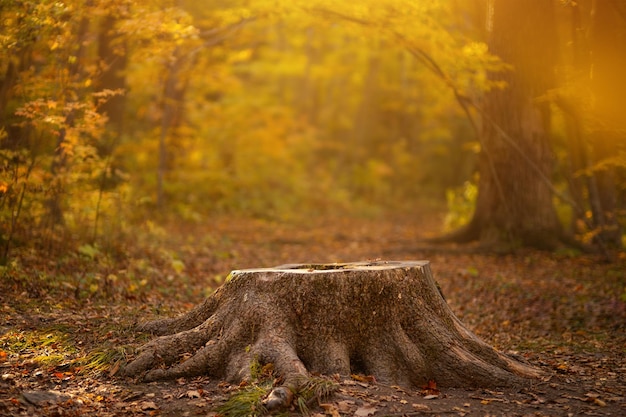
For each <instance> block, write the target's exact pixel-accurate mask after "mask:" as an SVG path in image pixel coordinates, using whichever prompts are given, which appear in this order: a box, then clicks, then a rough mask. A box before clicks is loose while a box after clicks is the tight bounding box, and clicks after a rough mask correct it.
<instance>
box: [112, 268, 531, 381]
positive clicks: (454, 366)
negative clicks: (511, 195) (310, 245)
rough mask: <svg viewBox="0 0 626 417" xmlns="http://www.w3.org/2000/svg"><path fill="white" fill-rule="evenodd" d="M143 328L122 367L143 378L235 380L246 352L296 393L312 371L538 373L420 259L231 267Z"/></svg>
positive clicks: (246, 367)
mask: <svg viewBox="0 0 626 417" xmlns="http://www.w3.org/2000/svg"><path fill="white" fill-rule="evenodd" d="M140 329H141V330H143V331H148V332H152V333H155V334H158V335H162V336H161V337H159V338H157V339H155V340H153V341H151V342H149V343H148V344H146V345H145V346H144V347H143V348H142V349H141V353H140V354H139V356H138V357H136V358H135V359H134V360H133V361H132V362H130V363H129V364H128V365H127V366H126V367H125V370H124V373H125V374H126V375H128V376H137V377H139V378H141V379H143V380H144V381H154V380H159V379H171V378H178V377H187V376H195V375H210V376H212V377H215V378H225V379H227V380H230V381H240V380H245V379H247V378H249V376H250V364H251V363H252V361H254V360H256V361H259V362H260V363H261V364H266V363H272V364H273V365H274V369H275V370H276V371H277V372H278V373H279V374H280V375H281V376H282V378H283V381H284V382H283V385H282V386H283V388H284V387H287V388H289V389H290V390H292V391H294V390H295V389H297V387H299V386H300V385H301V384H302V383H303V382H304V381H306V379H307V378H308V376H309V375H310V374H311V373H321V374H326V375H333V374H339V375H350V374H354V373H363V374H366V375H373V376H374V377H375V378H376V380H377V381H380V382H383V383H386V384H398V385H403V386H408V387H412V386H418V387H420V386H423V385H424V384H426V383H427V382H428V381H430V380H434V381H435V382H436V383H437V385H438V386H442V387H446V386H447V387H452V386H456V387H466V386H471V387H494V386H514V385H522V384H523V383H524V382H525V381H526V380H527V379H528V378H534V377H538V376H540V375H541V372H540V371H539V370H537V369H536V368H534V367H532V366H530V365H526V364H523V363H521V362H518V361H517V360H515V359H513V358H511V357H508V356H506V355H504V354H502V353H500V352H498V351H496V350H495V349H493V348H492V347H491V346H489V345H488V344H486V343H485V342H483V341H482V340H480V339H479V338H478V337H477V336H475V335H474V334H473V333H472V332H471V331H470V330H468V329H467V328H466V327H465V326H464V325H463V324H462V323H461V322H460V321H459V319H458V318H457V317H456V316H455V315H454V314H453V313H452V311H451V310H450V308H449V307H448V305H447V303H446V301H445V300H444V298H443V297H442V295H441V293H440V291H439V289H438V287H437V284H436V282H435V280H434V279H433V276H432V273H431V270H430V266H429V263H428V262H427V261H406V262H384V261H383V262H371V263H370V262H358V263H349V264H316V265H283V266H279V267H275V268H262V269H246V270H239V271H233V272H232V273H231V274H230V276H229V279H228V281H227V282H226V283H225V284H224V285H223V286H222V287H220V288H219V289H218V290H217V291H216V292H215V293H214V294H213V295H212V296H210V297H209V298H207V299H206V300H205V301H204V303H202V304H201V305H198V306H197V307H196V308H194V309H193V310H191V311H190V312H189V313H187V314H185V315H183V316H181V317H178V318H172V319H163V320H156V321H152V322H148V323H146V324H143V325H142V326H140ZM190 354H191V356H190ZM189 356H190V357H189ZM183 357H188V359H187V360H184V361H181V358H183Z"/></svg>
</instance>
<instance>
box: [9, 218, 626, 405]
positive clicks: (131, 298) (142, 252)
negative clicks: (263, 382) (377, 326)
mask: <svg viewBox="0 0 626 417" xmlns="http://www.w3.org/2000/svg"><path fill="white" fill-rule="evenodd" d="M429 227H430V229H429ZM436 227H437V226H436V225H434V224H432V222H431V224H428V223H426V224H425V223H424V217H420V216H414V217H408V218H394V219H383V218H379V219H359V218H350V219H345V218H339V219H337V218H319V219H312V221H311V223H310V224H308V225H306V226H303V225H301V224H290V223H285V222H273V221H269V220H258V219H256V220H254V219H241V218H237V219H233V218H221V219H216V220H215V222H214V223H212V224H210V225H197V224H194V225H180V224H175V225H166V226H164V230H166V233H165V234H163V238H162V240H158V241H155V242H153V243H152V245H153V246H152V247H145V248H137V247H134V248H132V251H131V252H132V253H131V254H129V257H128V258H126V259H121V260H118V261H116V262H117V263H115V262H112V261H110V260H109V261H107V262H101V263H98V262H95V261H94V260H89V262H87V261H83V262H84V263H82V264H77V263H76V261H75V260H73V261H72V262H66V263H65V264H64V265H65V267H66V268H68V270H64V269H63V268H64V267H63V266H60V267H59V266H58V265H56V266H51V264H50V263H48V262H47V261H45V260H43V259H39V258H37V257H33V256H32V254H28V253H27V254H24V259H23V260H22V261H21V264H22V265H27V264H28V265H29V266H28V267H25V266H22V267H21V269H20V270H16V271H12V272H11V271H9V272H8V273H7V272H5V275H4V279H3V280H0V294H2V295H0V297H1V298H0V312H2V315H1V316H0V317H1V319H0V320H1V321H0V415H7V416H13V415H15V416H17V415H32V416H61V415H98V416H124V415H157V416H196V415H204V416H217V415H218V413H217V411H216V410H217V409H218V408H219V406H220V405H222V404H224V403H225V402H226V401H227V400H228V399H229V398H231V396H232V395H233V393H235V392H237V391H238V390H242V389H244V388H245V387H244V386H233V385H230V384H227V383H224V382H222V381H215V380H211V379H209V378H206V377H204V378H193V379H181V380H177V381H166V382H159V383H151V384H141V383H136V382H135V381H132V380H128V379H124V378H121V377H118V376H117V371H118V370H119V367H120V366H121V365H122V364H123V362H124V361H125V360H127V358H129V357H132V355H133V354H134V350H135V349H136V348H137V347H139V346H140V345H141V344H142V343H144V342H145V340H146V339H145V336H143V335H141V334H137V333H136V332H134V331H133V330H132V328H133V326H134V325H135V324H136V323H137V321H139V320H141V321H143V320H148V319H151V318H154V317H157V316H164V315H173V314H177V313H179V312H182V311H186V310H188V309H189V308H191V307H192V306H194V305H195V304H196V303H198V302H200V301H202V299H203V298H204V297H206V295H208V294H209V293H210V292H211V291H212V290H213V289H214V288H215V287H217V286H218V285H219V284H220V283H221V281H222V280H223V279H224V278H225V277H226V276H227V275H228V273H229V272H230V270H233V269H240V268H248V267H259V266H273V265H278V264H284V263H312V262H315V263H318V262H319V263H324V262H346V261H354V260H366V259H381V258H382V259H390V260H403V259H428V260H430V262H431V265H432V270H433V272H434V275H435V278H436V279H437V280H438V281H439V284H440V286H441V289H442V292H443V294H444V295H445V297H446V300H447V301H448V303H449V304H450V306H451V308H452V309H453V311H454V312H455V314H456V315H457V316H458V317H459V318H460V319H461V320H462V321H463V322H464V323H465V324H466V325H468V326H469V327H470V328H471V329H472V330H473V331H474V332H475V333H476V334H477V335H479V336H480V337H482V338H483V339H485V340H486V341H487V342H488V343H490V344H492V345H493V346H495V347H496V348H497V349H499V350H502V351H504V352H507V353H509V354H511V355H514V356H515V357H517V358H518V359H520V360H523V361H528V362H530V363H532V364H534V365H536V366H539V367H541V368H542V369H543V370H544V371H546V373H547V375H548V376H547V377H546V378H545V379H544V380H539V381H536V382H535V383H534V384H533V385H532V386H531V387H528V388H525V389H521V390H502V391H490V390H481V389H461V388H454V389H448V388H439V387H438V386H437V383H436V381H429V382H428V384H426V385H425V386H422V387H419V388H413V389H409V388H407V387H398V386H386V385H384V384H380V383H379V382H378V381H376V379H375V378H374V376H368V375H354V376H347V377H343V378H339V379H338V380H337V382H336V384H337V386H338V387H337V390H336V391H335V392H334V393H333V394H331V395H329V396H328V397H326V398H324V399H318V400H317V401H314V402H313V403H310V404H309V403H307V404H308V406H309V408H310V415H312V416H357V417H358V416H364V417H367V416H412V415H459V416H465V415H551V416H570V415H607V416H608V415H624V414H626V396H625V395H624V393H625V392H626V366H625V365H624V364H625V363H626V334H625V333H626V324H625V323H626V296H625V295H626V256H625V255H624V254H623V253H617V254H616V256H615V259H616V260H615V261H614V262H612V263H606V262H603V260H602V259H601V258H600V257H596V256H594V255H580V256H575V257H571V256H563V255H555V254H548V253H540V252H535V251H521V252H520V253H517V254H515V255H505V256H502V255H500V256H496V255H489V254H479V253H471V252H469V251H465V250H464V249H463V248H458V247H443V248H442V247H439V248H431V247H427V246H424V245H420V244H419V239H420V238H421V237H424V236H425V235H426V234H427V233H429V232H433V231H435V230H436ZM207 236H210V237H211V239H207ZM156 247H158V248H159V249H158V250H155V249H154V248H156ZM164 254H165V255H164ZM171 259H176V260H180V262H182V263H183V264H184V266H185V268H180V265H179V264H177V263H175V262H172V261H171ZM26 260H28V263H27V262H26ZM77 268H78V269H81V270H82V271H83V272H82V273H83V274H85V276H87V275H89V274H92V275H94V276H95V275H98V274H99V276H104V277H108V276H115V277H116V280H113V281H114V282H113V281H110V282H108V281H107V282H108V283H106V285H108V286H109V287H106V288H105V287H102V288H100V289H98V287H97V285H96V287H91V286H92V285H94V283H93V282H92V283H89V285H91V286H90V287H87V286H85V285H87V284H81V281H77V280H75V279H72V280H69V281H67V279H68V278H67V277H70V276H71V271H72V270H76V269H77ZM133 271H134V272H133ZM131 272H133V273H137V274H139V273H141V274H142V275H141V279H138V280H137V281H133V282H131V281H124V280H125V279H128V280H130V279H131V278H132V276H133V275H132V273H131ZM43 274H48V275H49V276H52V277H55V279H51V280H50V281H49V282H44V281H39V282H38V285H40V287H39V288H34V287H33V285H34V284H33V283H32V282H30V283H29V281H27V279H26V277H27V276H35V275H37V276H42V275H43ZM137 276H139V275H137ZM64 277H65V278H64ZM64 279H65V281H64ZM94 282H95V281H94ZM97 282H98V283H99V284H98V285H105V284H104V282H105V280H100V281H97ZM112 283H113V284H114V285H117V287H110V285H111V284H112ZM65 284H67V285H65ZM81 288H92V289H93V288H96V290H95V291H91V290H89V291H88V292H85V291H82V290H81ZM81 291H82V292H81ZM286 414H288V415H299V414H300V413H299V411H298V410H297V409H296V408H295V407H294V409H293V410H287V411H286Z"/></svg>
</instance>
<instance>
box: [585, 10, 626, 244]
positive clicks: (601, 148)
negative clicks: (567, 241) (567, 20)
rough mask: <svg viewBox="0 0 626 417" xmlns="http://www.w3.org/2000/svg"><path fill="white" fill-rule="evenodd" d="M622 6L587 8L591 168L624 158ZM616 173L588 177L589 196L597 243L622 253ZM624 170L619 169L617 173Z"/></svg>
mask: <svg viewBox="0 0 626 417" xmlns="http://www.w3.org/2000/svg"><path fill="white" fill-rule="evenodd" d="M625 33H626V4H624V3H623V2H621V1H606V0H605V1H595V2H593V6H592V28H591V39H590V47H591V54H592V66H591V71H590V81H591V91H592V92H593V94H594V99H595V101H594V112H595V113H596V114H597V116H598V119H599V120H598V121H596V123H595V125H594V126H592V129H591V135H590V142H591V146H592V158H593V159H592V163H593V164H602V163H603V162H604V161H607V160H608V159H610V158H612V157H614V156H615V155H616V154H617V152H619V150H620V149H621V150H622V152H626V134H624V132H625V131H626V118H625V117H624V106H625V105H626V100H625V99H624V97H626V83H624V71H626V52H625V51H626V34H625ZM618 169H619V168H617V167H616V166H614V165H609V166H606V167H603V168H601V169H596V170H595V171H594V173H593V177H594V178H593V179H594V185H595V187H596V188H595V191H596V193H595V194H590V198H591V199H592V200H591V208H592V213H593V219H594V223H595V226H596V228H597V229H598V230H597V232H598V234H597V239H599V240H601V241H602V243H603V244H608V245H609V246H615V247H621V245H622V241H621V240H622V231H621V227H620V225H619V222H618V221H617V209H618V207H617V186H616V174H617V170H618ZM622 170H623V167H622Z"/></svg>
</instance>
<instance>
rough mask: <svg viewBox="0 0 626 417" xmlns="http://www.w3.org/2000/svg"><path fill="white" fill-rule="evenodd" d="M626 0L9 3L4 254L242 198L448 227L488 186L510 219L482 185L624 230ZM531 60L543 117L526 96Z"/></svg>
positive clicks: (294, 213) (2, 155) (91, 246)
mask: <svg viewBox="0 0 626 417" xmlns="http://www.w3.org/2000/svg"><path fill="white" fill-rule="evenodd" d="M516 3H518V4H517V6H507V4H516ZM494 4H495V7H494ZM507 7H509V8H510V10H509V11H510V13H509V16H508V17H507V16H505V15H504V14H501V13H500V10H505V9H506V8H507ZM515 7H517V10H516V9H515ZM520 10H521V11H522V13H521V15H520V14H518V12H519V11H520ZM505 11H506V10H505ZM625 17H626V3H624V2H623V1H618V0H615V1H610V0H602V1H592V0H579V1H572V0H567V1H566V0H563V1H547V0H546V1H543V0H542V1H535V0H533V1H529V2H524V1H521V2H498V1H487V0H430V1H409V0H385V1H374V0H363V1H359V2H331V1H327V0H308V1H302V0H289V1H280V0H222V1H197V0H193V1H192V0H142V1H137V0H64V1H52V0H2V1H1V2H0V26H1V29H0V83H1V85H0V260H1V263H2V264H4V265H6V264H7V263H8V262H10V260H11V256H12V251H13V250H15V249H17V248H28V249H34V250H36V251H38V252H39V251H43V252H41V253H48V254H54V253H60V252H67V251H73V250H76V249H77V248H80V251H81V253H84V254H87V255H89V254H90V253H91V254H93V251H96V250H102V251H109V250H112V251H115V250H118V249H119V242H122V241H125V240H127V238H128V237H129V236H133V235H134V233H136V230H137V229H138V228H139V227H144V228H145V227H148V228H149V227H151V226H150V225H153V224H158V223H159V222H160V221H167V220H181V221H185V222H192V223H193V222H211V221H212V219H213V218H214V216H218V215H222V214H224V213H227V214H233V215H243V216H253V217H258V218H267V219H274V220H278V221H294V222H299V221H303V220H306V219H307V218H309V217H311V216H318V215H322V216H323V215H328V214H333V215H334V214H337V213H343V214H348V215H354V216H369V217H376V216H395V215H398V216H399V215H406V214H407V213H409V214H410V213H411V212H415V211H416V210H415V209H416V207H423V206H425V205H429V206H432V207H441V208H442V209H443V210H447V213H448V214H447V216H445V222H444V223H445V224H442V225H441V227H442V233H444V232H448V231H453V230H456V229H457V228H459V227H461V226H462V225H467V224H469V223H470V222H471V219H472V216H473V217H474V218H476V217H477V216H476V215H474V214H473V213H474V207H476V205H477V204H478V206H479V207H481V208H480V211H481V213H482V214H481V215H482V216H483V217H484V216H491V217H493V218H498V215H495V214H494V213H496V212H497V211H498V209H497V208H496V207H495V206H494V205H493V204H492V205H489V204H487V203H485V205H483V206H481V205H480V202H479V200H480V195H481V193H482V195H483V196H485V195H487V194H489V193H491V194H495V195H497V198H495V200H498V201H500V204H501V205H502V204H503V205H504V206H505V208H506V205H507V204H506V201H509V202H512V203H511V205H520V204H521V206H520V207H521V209H520V213H521V212H529V213H531V214H532V215H533V216H534V214H533V213H534V211H533V210H534V209H533V210H530V211H529V210H528V207H529V206H528V204H529V203H528V202H525V203H519V202H516V201H514V199H512V196H514V195H524V194H528V195H530V196H531V199H530V200H531V202H530V206H533V205H541V206H543V207H544V208H545V207H546V205H547V206H549V207H548V208H547V210H548V211H553V212H554V213H555V215H556V218H557V219H558V223H559V227H560V228H561V229H562V230H563V231H565V232H566V234H568V235H570V236H576V237H577V238H578V241H579V242H583V243H586V244H597V245H600V246H601V247H603V248H606V247H610V246H613V247H618V248H619V247H621V246H622V245H623V238H622V234H621V228H622V226H623V225H624V222H625V219H626V176H625V172H626V171H625V170H624V168H625V167H626V139H625V138H626V110H625V109H626V105H625V104H626V99H625V97H626V88H625V86H624V85H625V84H626V82H625V81H624V78H623V74H624V71H625V70H626V54H624V51H625V50H626V23H625V22H626V20H625ZM507 18H508V19H510V22H512V23H511V25H512V26H511V30H508V32H507V27H508V26H507V25H506V24H505V23H507V20H506V19H507ZM521 24H523V25H526V26H524V27H525V28H526V29H525V30H524V31H520V30H517V29H515V28H516V26H515V25H521ZM496 31H501V32H500V33H497V35H498V36H497V37H495V40H494V33H495V32H496ZM520 34H521V35H520ZM507 51H511V53H510V54H508V53H507ZM524 74H531V75H532V77H535V78H534V79H533V80H524V79H522V82H521V84H524V83H525V82H527V83H528V85H530V87H523V88H525V90H524V91H528V92H529V94H530V101H528V102H529V103H531V104H532V105H533V106H535V107H536V108H537V109H539V110H538V113H537V114H539V115H540V120H539V121H535V122H533V123H535V125H533V126H531V127H530V128H528V126H527V123H526V122H524V117H526V116H519V115H520V114H521V115H525V114H526V113H529V112H530V113H532V112H535V110H532V111H531V110H528V107H524V105H519V106H517V107H516V104H515V103H516V102H515V100H513V99H511V100H509V98H507V96H506V94H508V93H507V91H513V92H514V91H516V88H518V87H516V86H517V85H518V84H520V83H518V81H519V80H520V79H521V78H523V77H524V76H525V75H524ZM524 85H525V84H524ZM537 86H539V87H537ZM497 97H499V100H501V104H497V103H498V102H497V101H494V100H498V98H497ZM490 103H491V104H490ZM494 103H495V104H494ZM503 103H504V104H503ZM507 103H508V104H507ZM511 103H512V104H511ZM509 104H510V105H509ZM498 111H500V113H501V114H500V116H502V117H504V118H505V119H506V120H509V119H512V118H513V119H515V118H518V119H521V120H522V121H521V126H522V130H524V129H526V130H528V131H530V134H529V136H528V140H526V141H518V139H517V136H516V135H517V133H516V132H515V131H509V130H507V129H508V128H507V125H505V124H503V123H502V122H497V120H498V117H496V116H494V115H495V114H496V113H497V112H498ZM530 113H529V114H530ZM533 114H534V113H533ZM516 115H517V116H516ZM518 116H519V117H518ZM533 117H535V116H532V114H531V116H530V119H527V120H533ZM494 120H495V121H494ZM539 127H540V129H539ZM494 130H495V131H497V132H499V133H498V134H497V135H496V136H497V137H492V139H489V137H490V133H489V132H490V131H491V132H493V131H494ZM513 130H514V129H513ZM539 130H541V132H539ZM537 132H539V133H537ZM491 136H493V135H491ZM508 142H511V144H512V145H515V143H517V144H518V145H515V146H508V145H507V143H508ZM498 144H500V145H498ZM487 145H489V146H490V149H487ZM507 147H508V148H511V149H509V150H507V149H503V148H507ZM507 155H508V156H507ZM511 155H516V156H515V157H512V156H511ZM498 161H500V162H498ZM498 170H500V171H498ZM535 171H536V172H535ZM528 172H530V173H531V174H530V175H531V176H533V177H534V179H535V180H536V181H538V182H539V183H541V187H540V188H542V189H545V190H547V193H544V192H543V191H541V190H540V191H537V188H531V189H530V191H529V190H525V189H524V185H523V184H524V180H523V178H521V176H519V175H518V174H519V173H522V174H523V173H528ZM507 173H508V174H510V175H509V176H511V175H512V176H513V177H512V182H511V181H507V180H506V178H505V177H506V175H507ZM522 176H523V175H522ZM488 177H491V186H490V185H489V184H488V183H487V182H485V181H487V179H488ZM494 184H495V185H494ZM515 184H521V186H519V187H518V186H517V185H515ZM490 189H491V191H489V190H490ZM493 189H496V191H493ZM545 196H548V197H547V198H546V197H545ZM546 201H547V203H546ZM508 213H509V214H510V213H516V211H515V210H513V211H511V209H510V207H509V211H508ZM503 217H505V218H507V217H511V216H507V215H505V216H503ZM513 217H519V216H517V215H516V216H513ZM442 218H443V216H442ZM146 225H147V226H146ZM509 226H510V225H509ZM509 226H507V225H505V226H504V227H505V229H506V227H509ZM540 227H543V226H540ZM546 230H548V231H551V230H550V228H548V229H546ZM450 236H451V238H454V235H450ZM457 237H458V236H457ZM484 237H485V234H484V233H483V235H482V236H479V237H478V238H484ZM543 237H545V236H543ZM543 237H542V238H543ZM464 238H468V236H465V237H464ZM471 238H477V236H476V235H474V236H473V237H471ZM457 240H459V241H463V238H461V239H457ZM465 240H467V239H465ZM520 244H522V245H526V244H529V245H534V244H533V240H532V239H525V238H522V239H521V241H520ZM535 246H536V245H535Z"/></svg>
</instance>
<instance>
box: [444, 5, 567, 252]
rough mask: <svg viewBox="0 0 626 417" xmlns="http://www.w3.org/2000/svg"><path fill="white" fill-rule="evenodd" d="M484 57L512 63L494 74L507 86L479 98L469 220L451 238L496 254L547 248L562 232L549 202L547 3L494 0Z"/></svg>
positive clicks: (552, 53)
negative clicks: (488, 54)
mask: <svg viewBox="0 0 626 417" xmlns="http://www.w3.org/2000/svg"><path fill="white" fill-rule="evenodd" d="M491 4H492V6H493V8H492V9H491V10H492V12H493V14H492V16H491V20H490V22H489V25H488V26H489V28H490V31H491V33H490V41H489V47H490V52H491V53H493V54H495V55H498V56H499V57H500V58H502V60H503V61H504V62H506V63H508V64H511V65H512V66H513V69H512V70H511V71H506V72H501V73H497V74H492V75H491V78H492V79H497V80H499V81H504V82H505V83H506V87H505V88H503V89H494V90H492V91H490V92H488V93H487V94H486V96H485V101H484V106H483V114H482V116H483V130H482V138H481V146H482V150H481V155H480V159H479V164H480V165H479V171H480V180H479V184H478V189H479V192H478V197H477V202H476V210H475V213H474V216H473V219H472V220H471V221H470V223H469V224H468V226H467V227H466V228H465V229H463V230H462V231H460V232H459V233H458V234H456V235H454V236H453V237H454V238H455V240H457V241H460V242H469V241H472V240H479V241H481V243H483V244H484V245H486V246H489V247H491V248H494V249H498V250H509V249H512V248H515V247H517V246H532V247H539V248H543V249H552V248H554V247H555V246H557V245H558V244H559V243H560V240H561V236H562V232H561V227H560V224H559V221H558V218H557V216H556V212H555V210H554V207H553V205H552V197H553V195H552V190H551V184H550V178H551V172H552V167H553V155H552V152H551V149H550V145H549V128H550V113H549V103H548V102H547V100H545V99H543V100H542V96H543V95H545V94H546V93H547V92H548V91H549V89H550V88H553V72H554V64H555V59H556V55H557V54H556V43H555V33H554V31H555V22H554V11H553V4H552V2H550V1H545V0H532V1H529V0H509V1H502V0H493V1H492V3H491Z"/></svg>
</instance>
